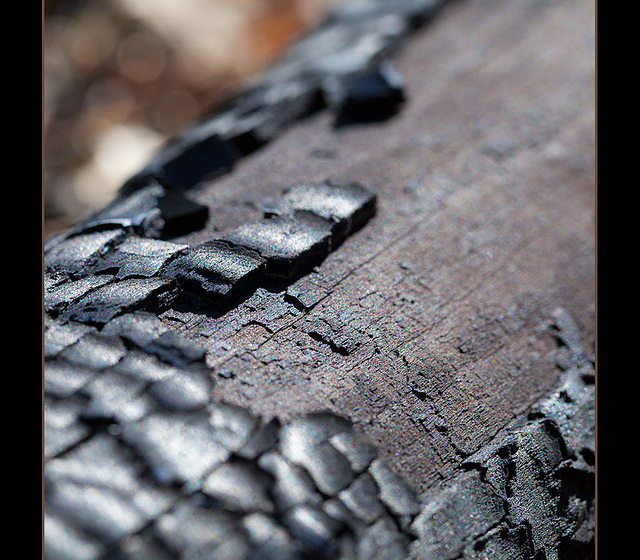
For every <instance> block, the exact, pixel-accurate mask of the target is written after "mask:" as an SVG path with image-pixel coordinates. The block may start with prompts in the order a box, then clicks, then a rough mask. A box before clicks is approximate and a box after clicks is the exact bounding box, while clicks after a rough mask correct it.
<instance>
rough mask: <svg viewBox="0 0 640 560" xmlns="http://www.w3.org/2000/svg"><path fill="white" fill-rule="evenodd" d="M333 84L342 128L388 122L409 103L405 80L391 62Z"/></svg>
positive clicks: (331, 87) (331, 86) (330, 87)
mask: <svg viewBox="0 0 640 560" xmlns="http://www.w3.org/2000/svg"><path fill="white" fill-rule="evenodd" d="M329 83H330V84H331V85H330V86H327V89H328V90H329V96H330V97H331V98H332V99H333V104H334V105H336V106H337V108H338V118H337V124H338V125H342V124H351V123H356V122H377V121H382V120H385V119H388V118H389V117H391V116H393V115H394V114H395V113H396V112H397V111H398V109H399V108H400V106H401V105H402V103H403V102H404V101H405V93H404V86H403V80H402V76H401V75H400V74H399V72H398V71H397V70H396V69H395V67H394V66H393V65H392V64H391V63H390V62H389V61H383V62H382V63H380V64H379V65H377V66H375V67H373V68H370V69H367V70H365V71H361V72H356V73H354V74H351V75H349V76H347V77H343V78H340V79H339V80H337V81H334V82H331V81H329Z"/></svg>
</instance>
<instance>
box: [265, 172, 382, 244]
mask: <svg viewBox="0 0 640 560" xmlns="http://www.w3.org/2000/svg"><path fill="white" fill-rule="evenodd" d="M299 210H307V211H309V212H312V213H314V214H316V215H317V216H320V217H321V218H323V219H325V220H328V221H332V222H333V223H334V226H333V229H332V234H333V245H334V246H335V244H336V243H337V242H339V241H342V240H343V239H344V238H345V237H346V236H348V235H349V234H350V233H351V232H353V231H355V230H357V229H358V228H359V227H360V226H362V225H363V224H364V223H365V222H366V221H367V220H369V218H371V217H372V216H373V215H374V214H375V211H376V197H375V195H374V194H373V193H371V192H370V191H369V190H367V189H366V188H365V187H364V186H362V185H360V184H359V183H344V184H336V183H332V182H324V183H319V184H311V183H303V184H300V185H296V186H294V187H291V188H290V189H287V190H286V191H285V193H284V195H283V196H282V197H281V198H280V199H279V200H278V201H276V202H275V203H274V204H273V205H272V206H270V207H269V208H267V209H266V211H265V214H266V215H267V216H271V215H278V216H284V215H291V214H293V213H295V212H296V211H299Z"/></svg>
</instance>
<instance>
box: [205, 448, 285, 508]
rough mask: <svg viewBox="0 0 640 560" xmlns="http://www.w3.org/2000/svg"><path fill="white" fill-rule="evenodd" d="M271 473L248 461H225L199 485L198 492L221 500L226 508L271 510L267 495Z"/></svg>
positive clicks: (271, 505)
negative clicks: (200, 491) (199, 490)
mask: <svg viewBox="0 0 640 560" xmlns="http://www.w3.org/2000/svg"><path fill="white" fill-rule="evenodd" d="M270 487H271V476H270V475H268V474H267V473H266V472H264V471H262V470H261V469H259V468H257V467H256V466H255V464H253V463H251V462H249V461H241V460H236V461H229V462H227V463H224V464H223V465H220V466H218V467H216V468H215V469H214V470H213V472H212V473H211V474H210V475H209V476H208V477H207V478H206V480H205V481H204V483H203V484H202V491H203V492H204V493H205V494H208V495H209V496H211V497H213V498H216V499H218V500H221V501H222V502H223V503H224V504H225V506H226V507H227V508H228V509H230V510H239V511H263V512H265V513H272V512H273V511H274V510H275V507H274V504H273V502H272V501H271V497H270V495H269V494H270Z"/></svg>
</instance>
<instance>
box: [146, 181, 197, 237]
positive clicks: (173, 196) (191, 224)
mask: <svg viewBox="0 0 640 560" xmlns="http://www.w3.org/2000/svg"><path fill="white" fill-rule="evenodd" d="M158 208H159V210H160V215H161V216H162V221H163V224H162V237H163V238H165V239H170V238H172V237H178V236H179V235H184V234H186V233H189V232H192V231H199V230H201V229H202V228H204V227H205V225H206V224H207V220H208V219H209V209H208V208H207V207H206V206H204V205H203V204H199V203H198V202H195V201H193V200H191V199H190V198H187V196H185V195H183V194H182V193H177V192H174V191H171V190H170V191H167V192H166V194H165V195H164V196H163V197H162V198H160V199H159V200H158Z"/></svg>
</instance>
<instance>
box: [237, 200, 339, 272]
mask: <svg viewBox="0 0 640 560" xmlns="http://www.w3.org/2000/svg"><path fill="white" fill-rule="evenodd" d="M332 227H333V223H332V222H331V221H328V220H325V219H324V218H321V217H319V216H317V215H316V214H313V213H311V212H307V211H295V212H294V213H292V214H291V215H286V216H272V217H269V218H265V219H263V220H260V221H257V222H253V223H251V224H246V225H243V226H240V227H239V228H238V229H236V230H234V231H233V232H231V233H230V234H229V235H227V236H226V237H225V239H226V240H227V241H230V242H231V243H234V244H236V245H240V246H242V247H247V248H248V249H251V250H253V251H256V252H257V253H259V254H260V255H261V256H262V257H263V258H264V259H266V261H267V274H269V275H270V276H274V277H277V278H292V277H294V276H295V275H296V274H298V273H300V272H303V271H304V270H306V269H308V268H310V267H311V266H314V265H316V264H317V263H319V262H320V261H321V260H322V259H323V258H324V257H326V256H327V254H328V253H329V252H330V250H331V230H332Z"/></svg>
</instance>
